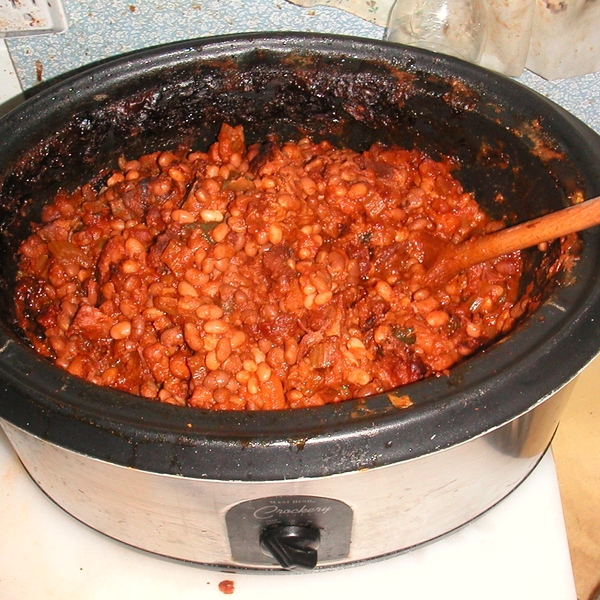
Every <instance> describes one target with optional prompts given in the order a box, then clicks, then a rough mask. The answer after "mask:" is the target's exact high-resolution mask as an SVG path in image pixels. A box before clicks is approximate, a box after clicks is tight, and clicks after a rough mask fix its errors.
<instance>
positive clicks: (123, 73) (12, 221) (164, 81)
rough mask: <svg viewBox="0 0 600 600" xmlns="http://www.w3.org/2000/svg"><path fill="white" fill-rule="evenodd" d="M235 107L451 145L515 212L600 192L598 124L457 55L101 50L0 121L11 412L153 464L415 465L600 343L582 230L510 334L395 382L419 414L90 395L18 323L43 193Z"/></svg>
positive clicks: (349, 406)
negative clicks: (15, 296)
mask: <svg viewBox="0 0 600 600" xmlns="http://www.w3.org/2000/svg"><path fill="white" fill-rule="evenodd" d="M308 41H310V42H311V44H310V47H308V46H307V42H308ZM332 73H334V74H335V80H334V83H332ZM232 114H233V115H235V116H236V118H237V121H238V122H241V124H243V125H244V127H245V128H246V129H247V130H248V131H249V132H251V133H250V135H251V136H254V138H255V139H256V140H258V139H264V137H265V135H266V134H268V133H271V132H276V133H277V134H278V135H279V136H280V137H281V138H286V137H294V136H295V137H296V138H297V137H298V136H299V135H303V134H306V133H307V132H310V133H312V134H313V135H314V136H315V137H317V138H318V137H320V136H321V137H323V138H327V139H330V140H332V141H334V142H337V143H338V144H346V145H348V146H350V147H355V148H359V147H361V146H366V145H368V144H369V143H370V142H371V141H375V140H376V139H381V136H383V140H384V141H394V142H396V143H398V144H399V145H404V146H408V147H410V146H418V147H420V148H421V149H424V150H425V151H427V152H430V153H432V154H433V155H435V154H436V153H438V154H447V155H452V156H456V157H457V158H458V160H459V161H460V163H461V165H462V167H461V169H460V170H459V173H458V178H459V179H461V181H462V182H463V185H464V186H465V187H466V188H467V189H472V190H475V191H476V196H477V198H478V200H479V201H480V203H481V204H482V205H483V206H485V207H486V209H488V210H490V211H491V212H493V211H494V210H496V211H502V212H507V211H508V212H510V216H511V218H512V219H514V220H515V221H519V220H523V219H525V218H530V217H531V216H535V215H537V214H541V213H543V212H547V211H549V210H553V209H555V208H559V207H560V206H564V205H565V204H567V203H568V202H569V197H570V196H571V195H572V194H573V193H575V192H577V191H580V192H581V193H583V194H584V196H586V197H591V196H593V195H597V194H598V193H600V168H599V167H598V166H597V164H598V157H599V156H600V140H599V138H598V136H596V135H595V134H594V133H593V132H592V131H591V130H589V129H588V128H587V127H586V126H585V125H583V124H582V123H580V122H579V121H577V120H576V119H575V118H574V117H572V116H571V115H569V114H567V113H566V112H565V111H563V110H562V109H560V108H558V107H556V106H555V105H553V104H552V103H550V102H549V101H547V100H545V99H543V98H542V97H540V96H538V95H537V94H535V93H534V92H531V91H529V90H527V89H525V88H523V87H522V86H520V85H519V84H517V83H515V82H512V81H510V80H508V79H505V78H503V77H500V76H497V75H495V74H493V73H490V72H487V71H484V70H482V69H480V68H478V67H474V66H473V65H469V64H467V63H462V62H461V61H459V60H456V59H453V58H450V57H442V56H439V55H433V54H431V53H428V52H426V51H419V50H415V49H410V50H408V49H404V48H402V47H399V46H396V45H391V44H386V43H383V42H373V41H367V40H360V39H353V38H345V37H337V36H319V35H313V34H306V35H303V34H257V35H248V36H238V37H223V38H216V39H215V38H213V39H206V40H197V41H191V42H183V43H176V44H170V45H168V46H164V47H159V48H155V49H150V50H146V51H142V52H136V53H133V54H131V55H127V56H124V57H119V58H117V59H116V60H112V61H108V62H106V63H103V64H101V65H99V66H97V67H95V68H92V69H91V70H86V71H84V72H82V73H79V74H76V75H74V76H73V77H72V78H70V79H67V80H65V81H62V82H59V83H58V84H56V85H55V86H53V87H51V88H48V89H46V90H44V91H42V92H41V93H40V94H38V95H36V96H34V97H33V98H31V99H30V100H29V101H27V102H26V103H25V104H24V105H23V106H22V107H20V108H19V109H17V110H16V111H14V112H13V113H11V114H10V115H8V116H7V117H6V118H5V119H3V121H2V122H1V123H0V127H1V128H2V130H3V132H6V135H3V138H2V141H1V142H0V164H1V165H2V166H1V167H0V169H1V171H0V214H1V220H2V246H3V254H2V256H3V260H2V261H1V267H2V274H1V282H2V291H3V299H2V311H3V319H2V326H1V329H0V384H1V388H0V389H2V394H1V395H0V417H2V418H3V419H5V420H7V421H9V422H11V423H13V424H15V425H16V426H17V427H21V428H22V429H25V430H26V431H29V432H30V433H32V434H33V435H36V436H39V437H41V438H43V439H45V440H48V441H50V442H53V443H55V444H57V445H59V446H63V447H66V448H69V449H71V450H74V451H77V452H81V453H83V454H86V455H89V456H93V457H96V458H99V459H101V460H106V461H108V462H114V463H116V464H120V465H125V466H131V467H135V468H138V469H142V470H147V471H152V472H158V473H169V474H175V475H184V476H190V477H196V478H208V479H227V480H247V481H251V480H257V481H260V480H277V479H293V478H300V477H319V476H324V475H331V474H336V473H343V472H350V471H355V470H357V469H362V468H371V467H376V466H382V465H386V464H391V463H394V462H398V461H402V460H408V459H411V458H417V457H419V456H423V455H425V454H428V453H431V452H435V451H438V450H441V449H444V448H448V447H451V446H453V445H456V444H459V443H462V442H464V441H467V440H469V439H472V438H474V437H477V436H480V435H482V434H484V433H486V432H489V431H491V430H493V429H496V428H498V427H500V426H502V425H503V424H505V423H508V422H510V421H511V420H513V419H515V418H516V417H518V416H520V415H522V414H524V413H526V412H527V411H529V410H530V409H531V408H532V407H534V406H536V405H537V404H539V403H540V402H542V401H544V400H545V399H546V398H548V397H549V396H551V395H552V394H553V393H554V392H556V391H557V390H558V389H560V388H561V387H562V386H563V385H565V384H566V383H567V382H568V381H569V380H571V379H572V378H573V377H574V376H575V375H576V374H577V373H578V372H579V371H580V370H581V369H582V368H583V367H584V366H585V365H586V364H587V363H588V362H589V361H590V360H591V359H592V358H593V357H594V356H595V354H596V353H597V351H598V341H597V340H598V335H599V333H600V332H599V331H598V323H599V322H600V321H599V319H600V314H599V312H600V304H599V299H598V294H599V289H598V288H599V284H598V281H597V276H596V272H598V265H597V260H598V259H597V258H596V257H597V256H599V252H598V245H599V240H598V232H597V231H596V230H591V231H589V232H586V233H585V234H584V235H583V236H582V239H583V241H584V248H583V252H582V256H581V258H580V260H579V261H578V262H577V264H576V265H575V267H574V269H573V271H572V272H571V273H570V274H569V277H571V278H572V279H573V281H574V283H572V284H569V285H566V284H565V281H562V282H559V284H558V285H555V284H554V283H552V282H550V283H548V285H546V283H545V282H542V283H543V285H542V286H541V287H542V288H543V289H542V290H541V291H542V293H543V294H542V295H543V299H544V302H543V303H542V305H541V306H540V307H539V308H538V309H537V310H536V311H535V312H534V313H533V314H532V315H530V317H529V318H528V319H527V320H526V321H525V322H524V323H522V324H521V325H520V326H519V327H518V329H517V330H515V331H514V332H513V333H512V334H511V335H509V336H508V337H507V338H506V339H504V340H503V341H502V342H500V343H498V344H496V345H494V346H492V347H490V348H489V349H487V350H485V351H484V352H482V353H480V354H479V355H477V356H475V357H473V358H471V359H469V360H468V361H466V362H465V363H464V364H462V365H460V366H458V367H455V368H454V369H453V370H452V373H451V376H450V377H449V378H438V379H430V380H426V381H421V382H419V383H416V384H412V385H410V386H405V387H404V388H402V390H401V391H399V394H401V395H408V396H409V397H410V399H411V401H412V402H413V403H414V405H413V406H412V407H411V408H409V409H397V408H395V407H394V406H393V404H392V403H391V402H390V399H389V397H388V396H387V394H382V395H379V396H374V397H371V398H368V399H363V400H355V401H346V402H343V403H341V404H337V405H329V406H324V407H320V408H317V409H300V410H298V411H282V412H266V413H263V412H258V413H254V412H239V413H238V412H235V413H219V412H212V411H202V410H198V409H186V408H182V407H172V406H168V405H162V404H155V403H150V402H149V401H147V400H144V399H141V398H137V397H132V396H130V395H128V394H125V393H121V392H118V391H115V390H112V389H105V388H98V387H97V386H94V385H92V384H89V383H87V382H85V381H82V380H79V379H76V378H74V377H72V376H70V375H69V374H67V373H65V372H63V371H60V370H59V369H57V368H56V367H54V366H52V365H51V364H49V363H48V362H46V361H45V360H44V359H42V358H41V357H39V356H37V355H36V354H35V353H34V351H33V350H32V349H31V348H30V347H29V346H27V345H26V344H25V343H24V342H23V340H22V338H21V336H20V333H19V331H17V330H16V328H15V326H14V315H13V309H12V306H11V302H10V300H11V293H10V291H11V285H12V281H13V279H14V273H15V264H14V253H15V249H16V246H17V244H18V241H19V240H20V239H22V237H23V235H24V233H25V231H26V230H27V227H28V222H29V220H30V219H31V218H32V216H34V215H35V212H36V211H39V208H40V206H41V204H42V203H43V202H44V201H45V200H49V199H50V198H51V197H52V196H53V194H54V192H55V191H56V189H57V188H58V187H60V186H62V185H66V186H68V187H76V186H77V185H79V184H81V183H83V182H84V181H85V180H86V178H89V176H91V175H92V174H95V173H97V172H98V171H100V169H102V168H105V167H107V166H108V163H109V160H110V159H113V158H116V156H117V155H118V151H119V150H122V149H123V148H126V152H127V154H130V155H135V154H139V153H141V152H144V151H146V150H149V149H157V148H165V147H168V146H169V145H172V143H173V142H174V141H189V140H194V141H195V143H196V144H197V145H198V146H202V145H206V144H208V143H209V142H210V141H211V140H212V138H213V137H214V136H215V134H216V131H217V128H218V127H219V125H220V123H221V122H222V121H224V120H226V119H227V118H228V117H229V118H230V117H231V115H232ZM442 127H443V133H440V132H441V131H442V129H441V128H442ZM11 132H12V133H11ZM482 164H483V165H485V169H484V170H483V171H482V170H481V165H482ZM506 165H510V169H507V168H506ZM498 194H502V196H504V197H505V198H506V199H507V201H506V203H504V204H503V205H499V204H498V203H497V202H495V198H496V196H497V195H498ZM32 198H35V201H33V200H31V199H32ZM522 198H532V199H533V200H532V202H531V203H524V202H522V200H521V199H522ZM531 261H532V265H533V266H535V265H536V264H537V263H538V262H539V255H538V253H536V252H532V253H531Z"/></svg>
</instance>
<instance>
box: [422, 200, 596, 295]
mask: <svg viewBox="0 0 600 600" xmlns="http://www.w3.org/2000/svg"><path fill="white" fill-rule="evenodd" d="M594 225H600V196H598V197H596V198H591V199H590V200H586V201H585V202H580V203H579V204H573V205H572V206H569V207H567V208H564V209H562V210H559V211H556V212H552V213H549V214H547V215H544V216H542V217H538V218H536V219H532V220H531V221H526V222H525V223H520V224H519V225H515V226H514V227H507V228H506V229H501V230H500V231H496V232H494V233H491V234H489V235H484V236H481V237H478V238H472V239H469V240H466V241H465V242H462V243H461V244H457V245H456V246H449V247H447V248H446V249H445V250H444V251H443V252H442V253H441V254H440V256H439V257H438V258H437V260H436V261H435V263H434V264H433V265H432V267H431V268H430V269H429V270H428V271H427V273H426V274H425V280H424V284H425V285H433V284H436V283H437V284H438V285H443V284H444V283H445V282H447V281H448V280H450V279H452V277H454V276H455V275H457V274H458V273H460V271H462V270H464V269H467V268H469V267H471V266H473V265H476V264H478V263H480V262H483V261H486V260H489V259H491V258H496V257H497V256H502V255H503V254H509V253H511V252H516V251H517V250H523V249H525V248H530V247H531V246H536V245H537V244H540V243H542V242H549V241H551V240H554V239H556V238H559V237H563V236H565V235H569V234H570V233H575V232H576V231H581V230H583V229H587V228H588V227H593V226H594Z"/></svg>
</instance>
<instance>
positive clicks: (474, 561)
mask: <svg viewBox="0 0 600 600" xmlns="http://www.w3.org/2000/svg"><path fill="white" fill-rule="evenodd" d="M0 482H1V483H0V531H1V532H2V534H1V537H0V598H2V600H51V599H52V600H121V599H125V598H127V599H128V600H137V599H143V600H167V599H168V600H174V599H176V600H198V599H200V598H207V599H208V598H222V596H223V593H222V592H220V591H219V589H218V585H219V582H221V581H223V580H226V579H228V580H231V581H233V583H234V594H233V596H232V597H233V598H234V599H235V600H255V599H259V598H260V600H280V598H281V597H282V586H285V588H283V589H285V597H286V598H287V599H289V600H294V599H295V598H312V599H315V600H318V599H320V598H333V599H336V598H341V597H342V596H345V597H348V598H366V597H368V598H395V599H402V598H406V599H407V600H432V599H438V598H439V599H441V598H444V599H445V600H509V599H510V600H536V599H542V598H543V599H544V600H575V598H576V594H575V586H574V582H573V574H572V569H571V563H570V559H569V550H568V546H567V539H566V534H565V528H564V520H563V513H562V507H561V502H560V496H559V491H558V484H557V480H556V471H555V468H554V461H553V458H552V455H551V454H550V453H548V454H546V456H545V457H544V459H543V460H542V462H541V463H540V464H539V465H538V467H537V468H536V469H535V470H534V471H533V473H532V474H531V475H530V476H529V477H528V478H527V479H526V480H525V482H524V483H523V484H521V486H520V487H519V488H517V489H516V490H515V491H514V492H513V493H512V494H511V495H509V496H508V497H507V498H506V499H505V500H503V501H502V502H501V503H500V504H498V505H497V506H496V507H494V508H493V509H492V510H490V511H488V513H486V514H485V515H483V516H482V517H480V518H479V519H477V520H476V521H474V522H473V523H471V524H469V525H467V526H465V527H463V528H462V529H460V530H459V531H457V532H455V533H454V534H452V535H449V536H447V537H445V538H443V539H441V540H439V541H437V542H435V543H432V544H429V545H427V546H424V547H422V548H419V549H417V550H413V551H412V552H409V553H406V554H403V555H399V556H396V557H394V558H390V559H387V560H384V561H380V562H373V563H367V564H365V565H363V566H359V567H352V568H345V569H340V570H336V571H328V572H323V573H312V574H304V575H294V574H277V575H264V574H227V573H221V572H217V571H211V570H208V569H204V568H202V567H198V566H194V565H189V564H186V563H180V562H175V561H170V560H165V559H162V558H158V557H155V556H153V555H150V554H148V553H145V552H142V551H139V550H135V549H133V548H130V547H128V546H126V545H124V544H122V543H120V542H116V541H114V540H111V539H109V538H107V537H105V536H104V535H102V534H100V533H97V532H95V531H93V530H91V529H90V528H88V527H87V526H86V525H83V524H82V523H80V522H78V521H76V520H75V519H73V518H72V517H71V516H70V515H68V514H67V513H65V512H64V511H63V510H62V509H61V508H59V507H58V506H56V505H55V504H54V503H53V502H52V501H51V500H49V499H48V498H47V497H46V495H45V494H44V493H43V492H42V491H41V490H40V489H39V488H38V487H37V486H36V485H35V484H34V483H33V481H32V480H31V479H30V478H29V476H28V475H27V473H26V472H25V471H24V469H23V467H22V466H21V463H20V462H19V461H18V459H17V457H16V455H15V454H14V452H13V450H12V448H11V446H10V444H9V442H8V440H7V439H6V436H5V435H4V433H3V432H2V431H0ZM290 582H291V583H292V584H293V587H291V588H290V586H289V584H290Z"/></svg>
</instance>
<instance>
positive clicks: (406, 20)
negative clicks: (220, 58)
mask: <svg viewBox="0 0 600 600" xmlns="http://www.w3.org/2000/svg"><path fill="white" fill-rule="evenodd" d="M485 37H486V27H485V6H484V0H396V2H395V4H394V6H393V8H392V11H391V13H390V17H389V21H388V26H387V29H386V34H385V39H386V40H388V41H390V42H398V43H400V44H407V45H412V46H418V47H419V48H426V49H427V50H433V51H435V52H441V53H444V54H450V55H452V56H456V57H458V58H462V59H463V60H467V61H469V62H473V63H476V62H478V61H479V59H480V58H481V55H482V53H483V46H484V43H485Z"/></svg>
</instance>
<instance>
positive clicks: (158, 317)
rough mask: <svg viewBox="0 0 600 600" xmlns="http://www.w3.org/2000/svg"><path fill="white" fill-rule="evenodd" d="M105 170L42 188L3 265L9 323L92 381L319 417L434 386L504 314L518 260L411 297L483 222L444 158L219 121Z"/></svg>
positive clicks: (201, 402)
mask: <svg viewBox="0 0 600 600" xmlns="http://www.w3.org/2000/svg"><path fill="white" fill-rule="evenodd" d="M118 165H119V166H118V169H116V170H115V171H114V172H112V173H110V174H109V175H108V176H107V177H106V178H105V179H104V180H103V181H104V183H103V184H102V185H99V186H93V185H91V184H86V185H83V186H81V187H80V188H79V189H77V190H75V191H74V192H72V193H70V192H67V191H61V192H59V193H58V195H57V196H56V198H55V199H54V201H53V202H52V203H51V204H49V205H47V206H46V207H45V208H44V209H43V214H42V218H41V221H40V222H39V223H36V224H33V225H32V232H31V235H30V236H29V237H28V239H26V240H25V241H24V242H23V243H22V245H21V247H20V253H19V260H20V263H19V267H20V272H19V275H18V281H17V287H16V296H15V297H16V309H17V316H18V319H19V323H20V326H21V327H22V329H23V330H24V332H25V333H26V335H27V337H28V339H29V340H30V342H31V344H32V345H33V347H34V348H35V349H36V350H37V351H38V352H39V353H40V354H42V355H43V356H46V357H48V358H49V359H51V360H52V361H54V363H55V364H56V365H58V366H59V367H61V368H63V369H66V370H67V371H68V372H69V373H71V374H73V375H75V376H77V377H81V378H84V379H86V380H88V381H91V382H93V383H95V384H98V385H105V386H110V387H113V388H117V389H120V390H124V391H127V392H130V393H133V394H137V395H141V396H143V397H145V398H148V399H151V400H157V401H161V402H167V403H171V404H177V405H188V406H192V407H198V408H203V409H220V410H241V409H246V410H270V409H284V408H301V407H311V406H319V405H323V404H327V403H331V402H339V401H343V400H347V399H350V398H358V397H364V396H370V395H373V394H376V393H381V392H385V391H390V390H392V389H394V388H396V387H398V386H401V385H403V384H407V383H410V382H414V381H417V380H419V379H421V378H424V377H429V376H435V375H443V374H447V372H448V370H449V369H450V367H452V365H454V364H455V363H457V362H458V361H460V360H461V359H463V358H464V357H466V356H469V355H471V354H472V353H473V352H475V351H476V350H477V349H478V348H481V347H482V346H484V345H486V344H489V343H490V342H491V341H492V340H494V339H496V338H497V337H498V336H501V335H503V334H505V333H506V332H507V331H509V330H510V329H511V327H512V326H513V324H514V321H515V316H513V315H515V314H517V313H518V314H521V313H522V312H523V307H522V306H520V305H519V310H518V311H515V310H514V305H515V301H516V300H517V285H518V280H519V277H520V273H521V268H522V266H521V258H520V255H519V253H515V254H511V255H507V256H503V257H501V258H499V259H495V260H492V261H489V262H486V263H483V264H480V265H477V266H475V267H472V268H470V269H468V270H466V271H464V272H462V273H461V274H460V275H458V276H457V277H455V278H454V279H453V280H451V281H450V282H448V283H447V284H446V285H445V286H443V287H442V288H441V289H430V288H428V287H425V286H424V285H423V284H422V283H421V282H422V280H423V276H424V273H425V272H426V269H427V267H428V266H429V265H430V264H431V262H432V261H433V259H434V258H435V257H436V256H437V254H438V253H439V251H440V250H441V248H442V247H443V246H444V245H446V244H451V243H458V242H460V241H463V240H464V239H466V238H468V237H471V236H473V235H481V234H483V233H486V232H487V231H490V230H492V229H497V228H498V227H499V226H501V224H499V223H497V222H492V221H490V220H489V219H488V218H487V217H486V215H485V214H484V212H483V211H482V210H481V209H480V207H479V206H478V205H477V202H476V201H475V198H474V197H473V195H472V194H471V193H467V192H465V191H464V190H463V188H462V187H461V184H460V183H459V182H458V181H457V180H456V179H455V178H454V177H453V175H452V171H453V163H452V161H451V160H450V159H444V160H437V161H435V160H432V159H431V158H430V157H428V156H426V155H425V154H423V153H422V152H420V151H418V150H406V149H402V148H398V147H386V146H383V145H380V144H375V145H373V146H372V147H371V148H370V149H369V150H367V151H365V152H362V153H359V152H355V151H352V150H349V149H337V148H335V147H333V146H332V145H331V144H330V143H328V142H319V143H317V142H314V141H312V140H311V139H308V138H305V139H301V140H300V141H298V142H291V141H288V142H285V143H276V142H275V141H267V142H265V143H264V144H261V145H259V144H255V145H251V146H248V147H247V145H246V143H245V139H244V132H243V129H242V128H241V127H240V126H236V127H233V126H229V125H223V127H222V129H221V131H220V134H219V137H218V140H217V141H216V142H215V143H214V144H213V145H212V146H211V147H210V148H209V150H208V151H207V152H199V151H192V150H190V149H189V148H183V147H180V148H174V149H171V150H169V151H164V152H154V153H151V154H147V155H145V156H141V157H135V158H133V159H126V158H124V157H122V158H120V159H119V161H118ZM520 302H521V301H520Z"/></svg>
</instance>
